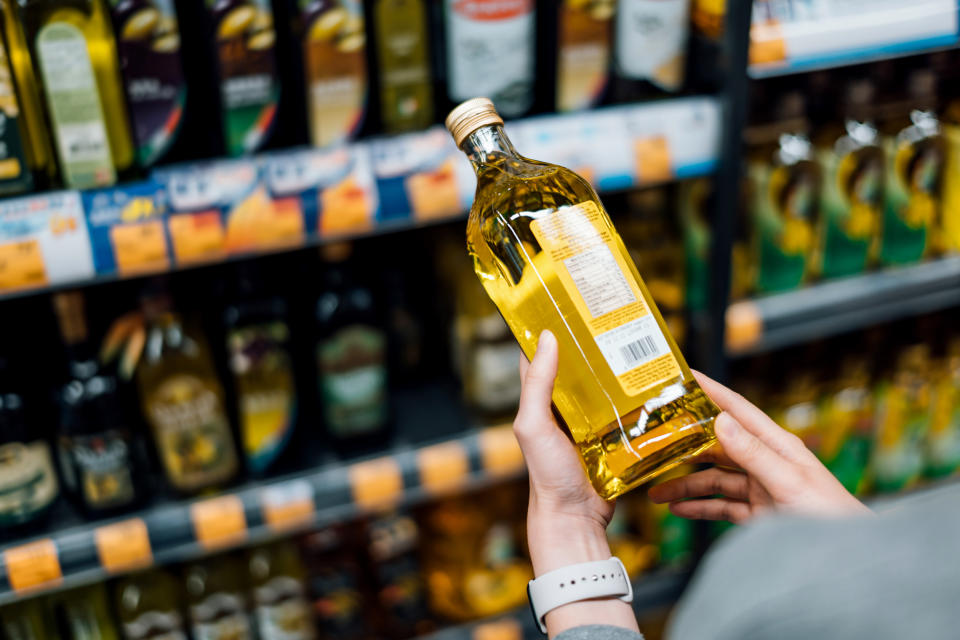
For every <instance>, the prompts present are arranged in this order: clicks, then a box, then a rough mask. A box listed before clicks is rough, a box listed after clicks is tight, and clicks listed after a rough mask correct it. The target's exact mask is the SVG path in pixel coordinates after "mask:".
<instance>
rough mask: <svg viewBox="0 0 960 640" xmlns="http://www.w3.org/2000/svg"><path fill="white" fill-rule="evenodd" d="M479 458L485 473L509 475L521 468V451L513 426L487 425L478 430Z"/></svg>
mask: <svg viewBox="0 0 960 640" xmlns="http://www.w3.org/2000/svg"><path fill="white" fill-rule="evenodd" d="M480 459H481V460H483V468H484V469H485V470H486V471H487V473H489V474H491V475H494V476H498V475H510V474H513V473H516V472H518V471H520V470H521V469H523V453H522V452H521V451H520V444H519V443H518V442H517V438H516V436H514V435H513V427H511V426H510V425H503V426H500V427H489V428H487V429H484V430H483V431H481V432H480Z"/></svg>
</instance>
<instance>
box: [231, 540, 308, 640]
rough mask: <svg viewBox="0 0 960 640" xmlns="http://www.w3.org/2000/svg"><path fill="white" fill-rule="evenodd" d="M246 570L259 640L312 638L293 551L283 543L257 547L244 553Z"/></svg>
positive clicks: (297, 556)
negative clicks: (245, 555) (247, 571)
mask: <svg viewBox="0 0 960 640" xmlns="http://www.w3.org/2000/svg"><path fill="white" fill-rule="evenodd" d="M247 568H248V570H249V573H248V576H249V582H250V595H251V597H252V599H253V608H254V618H255V620H256V625H257V631H258V632H259V634H258V637H259V638H260V640H313V638H316V637H317V630H316V628H315V627H314V621H313V615H312V613H311V611H310V604H309V603H308V602H307V593H306V591H307V588H306V576H305V575H304V571H303V562H302V561H301V559H300V554H299V553H298V552H297V547H296V546H294V545H293V543H291V542H287V541H284V542H275V543H273V544H271V545H267V546H263V547H258V548H256V549H254V550H252V551H250V552H248V554H247Z"/></svg>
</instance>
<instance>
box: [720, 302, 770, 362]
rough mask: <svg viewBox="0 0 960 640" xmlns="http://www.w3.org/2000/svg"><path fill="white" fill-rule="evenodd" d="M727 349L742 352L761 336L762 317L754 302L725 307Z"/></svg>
mask: <svg viewBox="0 0 960 640" xmlns="http://www.w3.org/2000/svg"><path fill="white" fill-rule="evenodd" d="M726 321H727V335H726V343H727V349H729V350H730V351H743V350H744V349H748V348H749V347H751V346H753V345H754V344H756V343H757V342H758V341H759V340H760V338H761V337H762V336H763V316H762V315H761V314H760V309H759V308H758V307H757V305H756V303H755V302H751V301H750V300H744V301H742V302H735V303H734V304H732V305H730V306H729V307H727V314H726Z"/></svg>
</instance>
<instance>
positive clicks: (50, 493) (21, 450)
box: [0, 441, 57, 526]
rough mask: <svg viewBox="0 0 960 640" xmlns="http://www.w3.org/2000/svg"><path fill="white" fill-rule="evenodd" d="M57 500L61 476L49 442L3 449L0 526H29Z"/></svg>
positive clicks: (0, 456)
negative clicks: (55, 466) (55, 469)
mask: <svg viewBox="0 0 960 640" xmlns="http://www.w3.org/2000/svg"><path fill="white" fill-rule="evenodd" d="M56 497H57V476H56V472H55V471H54V469H53V461H52V459H51V458H50V449H49V448H48V447H47V444H46V443H45V442H40V441H38V442H30V443H21V442H9V443H7V444H5V445H2V446H0V526H6V525H11V524H17V523H21V522H26V521H28V520H30V519H32V518H33V517H34V516H35V515H37V514H39V513H40V512H41V511H43V510H44V509H45V508H46V507H48V506H49V505H50V504H51V503H52V502H53V501H54V499H55V498H56Z"/></svg>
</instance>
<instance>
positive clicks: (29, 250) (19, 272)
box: [0, 238, 47, 291]
mask: <svg viewBox="0 0 960 640" xmlns="http://www.w3.org/2000/svg"><path fill="white" fill-rule="evenodd" d="M45 284H47V270H46V267H45V266H44V263H43V252H42V251H41V249H40V242H39V241H38V240H37V239H36V238H31V239H29V240H20V241H18V242H10V243H8V244H2V245H0V291H5V290H8V289H22V288H24V287H42V286H43V285H45Z"/></svg>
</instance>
